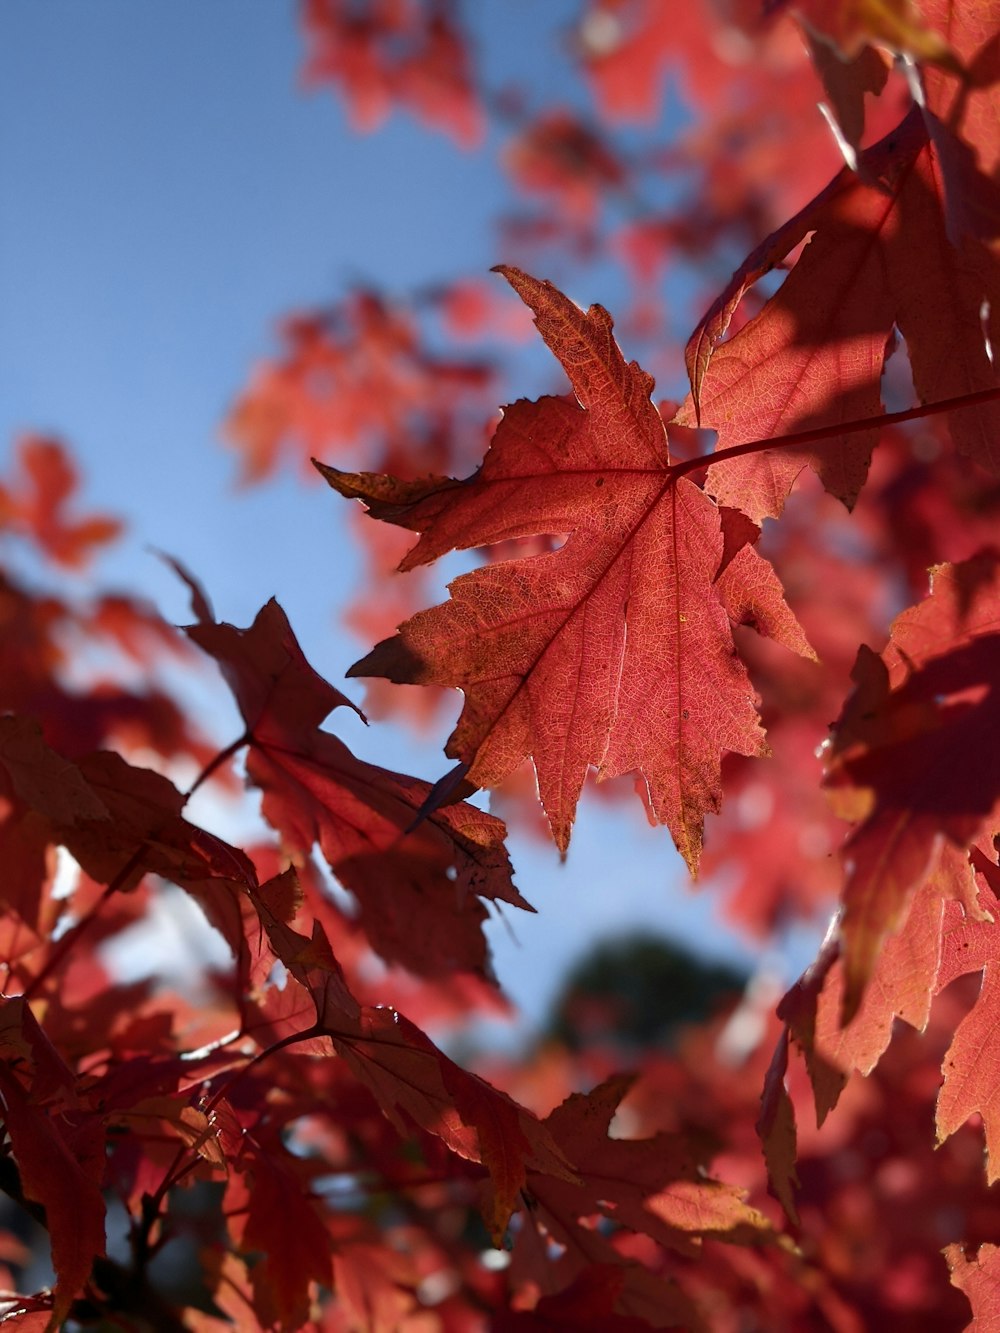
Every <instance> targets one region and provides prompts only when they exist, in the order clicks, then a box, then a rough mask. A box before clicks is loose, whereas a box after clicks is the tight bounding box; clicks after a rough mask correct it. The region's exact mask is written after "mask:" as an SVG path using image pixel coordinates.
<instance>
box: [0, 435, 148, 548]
mask: <svg viewBox="0 0 1000 1333" xmlns="http://www.w3.org/2000/svg"><path fill="white" fill-rule="evenodd" d="M17 460H18V463H19V465H20V472H21V474H22V475H21V476H20V477H18V478H16V479H15V484H14V486H13V487H10V486H0V528H3V527H7V526H10V527H13V528H15V529H22V530H24V531H26V532H27V533H28V534H29V535H30V536H31V537H32V538H34V540H35V541H36V542H37V543H38V545H39V547H40V548H41V549H42V550H43V551H44V552H45V554H46V555H48V556H49V558H50V559H52V560H54V561H55V562H56V563H57V564H60V565H65V566H67V567H68V568H70V569H80V568H82V567H83V566H84V565H86V564H87V563H88V562H89V561H90V559H91V557H92V555H93V553H94V550H95V549H96V548H97V547H100V546H104V545H106V544H107V543H108V542H111V541H114V539H115V538H116V537H118V536H119V535H120V533H121V531H122V525H121V524H120V523H119V522H118V521H117V520H116V519H113V518H105V517H104V516H103V515H95V516H93V517H90V518H82V519H73V518H70V517H68V515H67V514H66V509H67V508H68V506H69V503H70V501H71V499H72V497H73V493H74V491H75V490H76V489H77V487H78V485H79V477H78V475H77V471H76V468H75V467H74V466H73V463H72V461H71V460H70V457H69V455H68V454H67V452H66V449H65V448H64V446H63V445H62V444H61V443H60V442H59V441H58V440H50V439H45V438H44V437H42V436H35V435H28V436H24V437H23V438H22V439H21V440H19V441H18V444H17Z"/></svg>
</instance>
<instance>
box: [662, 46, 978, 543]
mask: <svg viewBox="0 0 1000 1333" xmlns="http://www.w3.org/2000/svg"><path fill="white" fill-rule="evenodd" d="M969 40H972V38H971V36H970V38H969ZM953 86H954V81H951V83H950V84H943V83H942V82H941V78H940V76H939V78H938V81H937V83H936V84H931V85H930V89H929V93H928V106H927V107H926V108H920V107H914V109H913V110H912V111H911V112H910V114H909V115H908V116H907V118H906V119H905V120H904V121H903V123H902V124H901V125H899V126H898V127H897V128H896V129H895V130H893V131H892V132H891V133H890V134H889V135H888V136H887V137H886V138H885V139H883V140H882V141H881V142H880V143H879V144H877V145H875V146H874V147H873V148H871V149H869V150H867V151H866V152H865V153H863V154H862V155H861V158H860V164H859V169H858V171H857V172H854V171H850V170H847V169H845V170H844V171H843V172H842V173H841V174H840V175H839V176H837V177H836V178H835V179H834V180H833V182H832V183H831V184H830V185H829V186H828V187H827V188H826V189H825V190H824V191H823V192H822V193H821V194H820V195H818V196H817V198H816V199H814V200H813V201H812V202H811V203H810V204H807V205H806V207H805V208H804V209H802V210H801V212H800V213H798V214H797V215H796V216H795V217H794V218H792V219H791V220H790V221H789V222H787V223H786V224H785V225H784V226H783V227H781V228H779V230H778V231H777V232H775V233H774V234H773V235H772V236H769V237H768V238H767V239H766V240H765V241H763V242H762V243H761V245H760V246H758V248H757V249H756V250H755V251H754V252H753V254H751V255H750V256H749V258H748V259H747V260H746V261H745V262H744V264H743V265H741V267H740V268H739V269H738V270H737V271H736V273H735V274H734V275H733V278H732V280H731V282H730V284H729V286H728V288H727V289H726V291H725V292H723V293H722V295H721V296H720V297H719V298H718V299H717V300H716V301H715V303H714V304H713V306H712V307H711V309H710V310H709V312H708V314H707V315H706V316H705V317H704V319H703V320H702V321H701V323H700V324H699V326H698V328H697V329H696V330H695V332H694V333H693V334H692V336H691V338H690V340H689V342H688V346H687V353H686V355H687V364H688V372H689V375H690V378H691V386H692V392H691V397H690V398H689V399H688V401H687V403H686V404H685V405H684V407H683V408H682V409H681V411H680V412H679V413H678V417H677V419H678V421H679V422H681V423H683V424H688V425H694V424H695V423H697V424H699V425H702V426H711V427H713V428H714V429H716V430H717V431H718V433H719V438H718V448H720V449H723V448H727V447H729V446H731V445H734V444H742V443H745V442H747V441H752V440H760V439H767V438H768V437H770V436H772V435H774V434H776V433H777V432H778V431H789V430H795V429H800V428H820V427H832V426H836V425H839V424H842V423H846V422H848V421H857V420H859V419H863V418H866V417H870V418H871V419H872V426H871V429H870V430H868V431H866V432H858V431H852V432H851V433H849V434H845V435H844V436H842V437H838V438H831V439H828V440H824V441H823V443H822V445H821V446H819V447H817V446H812V447H805V448H794V449H786V450H767V451H759V452H753V453H750V454H748V455H747V456H744V457H740V458H731V459H728V460H726V461H724V462H719V463H717V464H716V465H714V466H713V467H712V468H711V469H710V471H709V475H708V481H707V486H708V489H709V491H710V492H711V493H712V494H713V495H714V496H715V497H716V498H717V499H718V500H719V502H720V503H722V504H731V505H735V506H737V507H739V508H740V509H743V510H744V511H745V512H746V513H748V514H750V515H752V516H753V517H754V518H756V519H758V520H760V519H761V518H763V517H765V516H768V515H771V516H773V515H777V514H779V513H780V512H781V509H782V506H783V505H784V502H785V498H786V496H787V495H788V492H789V490H790V489H791V487H792V484H793V483H794V481H795V478H796V476H797V475H798V473H799V472H800V471H801V470H802V468H803V467H804V466H805V465H806V464H807V463H808V464H811V466H812V467H813V468H814V469H815V470H816V471H817V472H818V474H819V476H820V478H821V479H822V481H823V484H824V485H825V486H826V488H827V490H829V491H830V492H831V493H832V494H834V495H836V496H837V497H838V498H839V499H841V500H843V501H844V503H845V504H847V505H848V506H850V505H852V504H853V503H854V501H855V499H856V498H857V495H858V492H859V490H860V489H861V486H862V485H863V483H864V480H865V476H866V474H867V470H868V462H869V459H870V456H871V450H872V448H873V447H874V445H875V443H876V441H877V439H878V431H879V424H878V420H877V418H878V415H879V413H880V411H881V400H880V376H881V374H882V369H883V365H884V362H885V357H886V349H887V347H891V335H892V333H893V329H894V327H896V328H898V329H899V331H900V332H901V333H902V335H903V337H904V338H905V340H906V345H907V350H908V353H909V358H910V364H911V367H912V370H913V379H914V384H915V387H916V390H917V394H918V397H919V399H920V401H921V402H922V403H927V402H934V401H945V400H950V399H953V398H959V397H961V396H963V395H969V394H972V393H975V392H977V391H984V390H990V389H995V388H996V387H997V385H998V378H997V372H996V369H995V367H994V365H993V359H992V351H991V346H992V344H995V343H996V342H997V339H998V335H1000V327H998V325H997V319H998V313H997V312H998V311H1000V278H998V274H997V268H996V260H995V257H994V255H993V253H992V250H991V247H990V246H989V245H988V244H985V243H984V241H985V240H986V239H987V238H988V237H989V236H992V235H993V234H994V231H995V220H996V216H997V215H998V211H1000V204H998V199H997V191H996V188H995V186H994V185H993V184H992V182H991V181H990V180H989V179H988V178H987V176H986V175H985V174H984V173H985V172H987V171H989V170H990V169H991V168H992V166H993V164H994V162H995V159H996V155H997V131H996V126H995V124H994V123H993V122H991V121H990V120H989V119H987V118H986V117H984V116H983V115H981V114H979V104H978V103H977V102H976V101H975V99H974V98H973V99H972V110H971V111H970V110H969V109H968V107H967V106H966V104H965V103H964V102H958V101H956V99H955V97H954V93H953ZM953 112H954V113H955V114H958V113H960V112H961V113H964V116H965V119H966V120H967V121H968V123H969V129H970V139H969V143H968V144H967V143H966V142H964V141H963V140H960V139H959V138H958V137H957V135H956V134H955V132H954V130H953V128H952V126H951V124H950V123H949V124H948V125H947V127H946V121H948V120H949V117H950V118H951V120H954V115H953V114H952V113H953ZM984 210H985V213H986V214H988V215H989V220H987V219H986V217H985V216H984ZM806 238H808V240H807V243H806V245H805V247H804V249H803V251H802V253H801V255H800V256H799V258H798V259H797V260H796V262H795V264H794V267H793V268H792V269H791V272H790V273H789V274H788V276H787V278H786V279H785V281H784V283H783V284H782V286H781V287H780V289H779V290H778V292H777V293H776V294H775V295H774V296H773V297H772V298H771V299H770V300H769V301H768V302H767V304H766V305H765V306H764V309H763V310H762V311H761V312H760V314H759V315H757V316H756V317H755V318H753V319H751V320H750V321H749V323H747V324H746V325H745V326H744V327H743V328H741V329H740V331H739V332H738V333H736V334H735V335H734V336H733V337H731V338H730V339H729V340H728V341H723V339H724V338H725V335H726V332H727V330H728V328H729V324H730V320H731V319H732V317H733V315H734V313H735V311H736V308H737V306H738V305H739V302H740V301H741V299H742V298H743V295H744V293H745V292H746V291H747V290H748V288H749V287H751V286H752V285H753V284H754V283H755V282H757V281H758V280H759V279H760V278H761V277H762V276H763V275H764V274H765V273H768V272H770V271H771V270H773V269H774V268H775V267H776V266H778V265H780V264H783V263H784V262H785V261H786V260H787V259H788V257H789V256H790V255H791V254H792V253H793V252H794V251H795V249H796V247H798V246H799V245H800V244H801V243H802V242H803V240H806ZM930 257H933V258H932V259H931V258H930ZM915 272H920V274H921V281H920V282H919V283H916V282H914V278H913V275H914V273H915ZM931 311H933V312H934V313H933V318H930V317H929V313H928V312H931ZM998 422H1000V409H998V408H997V406H996V403H995V402H991V403H985V404H981V405H978V406H971V407H966V408H962V409H957V410H955V411H953V412H951V413H950V414H949V424H950V426H951V430H952V434H953V436H954V438H955V440H956V442H957V444H958V446H959V448H960V449H961V450H962V451H963V452H965V453H966V454H968V455H969V456H970V457H973V458H975V459H976V460H977V461H978V462H980V463H981V464H982V465H983V466H984V467H987V468H989V469H990V470H991V471H993V472H994V473H996V472H997V471H998V468H1000V464H998V459H997V453H996V446H995V439H996V433H997V428H998Z"/></svg>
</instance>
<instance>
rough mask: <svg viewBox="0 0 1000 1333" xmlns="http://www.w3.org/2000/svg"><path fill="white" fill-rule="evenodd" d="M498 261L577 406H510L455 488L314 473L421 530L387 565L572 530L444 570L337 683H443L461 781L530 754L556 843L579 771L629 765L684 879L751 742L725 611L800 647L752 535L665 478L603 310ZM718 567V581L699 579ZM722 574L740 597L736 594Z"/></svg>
mask: <svg viewBox="0 0 1000 1333" xmlns="http://www.w3.org/2000/svg"><path fill="white" fill-rule="evenodd" d="M499 271H500V272H502V273H503V274H504V276H505V277H506V278H507V279H508V281H509V282H510V283H511V285H512V286H513V287H514V289H515V291H517V293H518V294H519V295H520V296H521V298H522V300H523V301H524V302H525V303H526V304H527V305H529V306H530V307H531V309H532V310H533V311H534V312H535V319H536V323H537V325H538V328H539V331H540V332H541V334H542V337H543V338H544V339H545V341H546V342H547V343H548V345H549V347H550V348H551V349H552V351H553V352H554V353H555V354H556V356H557V357H558V358H559V360H560V361H561V362H562V364H563V366H564V367H565V369H566V371H567V374H568V375H569V377H570V379H571V381H572V383H573V387H574V390H575V392H576V397H577V400H578V401H577V402H571V401H569V400H567V399H565V398H554V397H550V398H543V399H541V400H540V401H539V402H537V403H529V402H526V401H521V402H517V403H515V404H514V405H513V406H512V407H508V408H507V409H506V410H505V413H504V417H503V420H502V421H501V423H500V426H499V427H498V429H497V433H496V435H495V436H494V439H493V444H492V446H491V448H490V451H489V453H488V454H487V456H486V460H485V462H484V463H483V466H482V467H481V468H480V470H479V471H478V472H477V473H475V474H474V475H473V476H472V477H470V478H468V480H466V481H461V482H460V481H454V480H451V479H448V478H431V479H429V480H427V481H424V482H400V481H396V480H394V479H393V478H391V477H379V476H373V475H369V474H364V473H344V472H340V471H338V470H337V469H335V468H331V467H328V466H325V465H323V464H319V463H317V467H318V468H319V470H320V471H321V473H322V474H323V476H324V477H326V479H327V481H328V482H329V483H330V485H331V486H333V487H334V489H336V490H338V491H339V492H340V493H341V494H342V495H344V496H347V497H355V498H360V499H363V500H364V501H365V503H366V504H367V506H368V509H369V511H370V512H371V513H372V514H373V515H374V516H375V517H377V518H381V519H383V520H384V521H386V522H390V523H394V524H397V525H398V526H400V527H405V528H411V529H413V530H415V531H418V532H420V533H421V537H420V540H419V542H418V543H417V545H416V546H415V547H414V549H413V550H412V551H411V552H410V554H409V555H408V556H407V557H406V559H405V560H404V561H403V562H402V564H401V566H400V568H401V569H409V568H412V567H414V566H416V565H419V564H423V563H426V562H427V561H430V560H432V559H434V558H436V557H437V556H440V555H443V554H444V553H445V552H446V551H448V550H451V549H464V548H468V547H474V546H482V545H488V544H493V543H497V542H500V541H504V540H507V539H509V538H512V537H527V536H536V535H539V534H552V535H560V534H565V533H569V536H568V537H567V539H566V541H565V544H564V545H563V546H562V547H561V548H560V549H558V550H556V551H554V552H552V553H551V554H546V555H540V556H536V557H534V558H531V559H522V560H513V561H507V562H504V563H502V564H494V565H490V566H489V567H487V568H485V569H481V570H476V571H474V572H473V573H471V574H466V575H464V576H462V577H461V578H459V579H457V580H455V582H454V583H452V584H451V585H450V591H451V594H452V600H451V601H450V602H449V603H447V604H445V605H444V606H439V607H436V608H434V609H433V610H430V611H424V612H421V613H419V614H418V615H416V616H414V617H413V618H412V619H411V620H409V621H407V622H406V623H405V624H404V625H403V626H402V627H401V628H400V632H399V635H398V636H397V637H396V638H394V639H388V640H385V641H383V642H382V643H380V644H379V645H377V647H376V648H375V649H374V650H373V651H372V652H371V653H369V654H368V656H367V657H365V658H364V659H362V661H360V662H358V663H356V664H355V665H354V666H353V667H352V668H351V671H350V673H349V674H351V675H358V676H363V675H376V676H387V677H388V678H389V679H390V680H393V681H395V682H397V683H410V684H415V683H420V684H428V683H433V684H439V685H450V686H455V687H457V688H460V689H461V690H462V691H463V692H464V694H465V707H464V709H463V712H462V715H461V718H460V719H459V723H458V726H457V728H456V730H455V732H454V733H453V735H452V737H451V739H450V741H449V743H448V747H447V753H448V754H449V755H450V756H452V757H453V758H456V759H459V760H460V761H461V762H462V764H463V765H465V766H466V767H467V771H468V778H469V780H470V781H471V782H474V783H475V784H476V785H477V786H495V785H497V784H498V783H500V782H502V781H503V780H504V778H506V777H507V776H508V775H509V774H510V773H512V772H513V771H514V769H515V768H516V767H517V765H518V764H519V763H520V762H521V760H522V759H523V758H524V757H525V756H526V755H528V754H530V755H531V756H532V758H533V759H534V763H535V769H536V773H537V775H538V788H539V795H540V797H541V800H542V804H543V805H544V807H545V810H546V813H547V815H548V818H549V823H550V825H551V828H552V833H553V836H554V838H555V840H556V843H557V845H558V846H559V848H560V849H561V850H563V851H565V849H566V846H567V844H568V842H569V836H570V829H571V826H572V823H573V818H574V813H575V809H576V803H577V799H578V797H579V794H580V790H581V788H582V785H583V781H584V778H585V776H586V773H587V770H588V768H589V766H590V765H591V764H596V765H599V773H598V776H599V778H609V777H614V776H617V775H619V774H622V773H627V772H636V773H638V774H639V775H640V780H641V782H642V784H643V787H644V795H645V799H646V801H647V805H648V809H649V812H650V818H651V819H653V820H655V821H656V822H661V823H666V824H667V825H668V826H669V828H670V831H671V833H672V835H673V838H674V841H675V843H676V844H677V846H678V848H679V849H680V851H681V853H682V855H683V856H684V858H685V860H686V861H687V863H688V865H689V867H690V868H691V869H692V871H694V870H695V869H696V868H697V865H698V859H699V855H700V851H701V841H702V823H703V818H704V814H705V812H706V811H707V810H716V809H718V806H719V802H720V799H721V782H720V771H719V768H720V760H721V756H722V754H723V753H725V752H726V751H727V750H731V751H735V752H737V753H739V754H746V755H752V754H764V753H766V745H765V742H764V737H763V732H762V730H761V727H760V723H759V719H758V717H757V714H756V710H755V707H754V692H753V688H752V686H751V684H750V681H749V678H748V676H747V673H746V669H745V668H744V666H743V664H742V662H741V661H740V659H739V657H738V656H737V655H736V653H735V649H734V645H733V638H732V631H731V625H730V619H731V618H734V619H737V620H743V619H753V620H754V621H755V622H756V623H757V625H758V628H760V629H761V630H762V632H765V633H773V634H775V635H776V637H778V638H779V639H783V640H784V641H785V642H787V643H788V644H789V646H791V647H793V648H795V649H797V650H798V651H800V652H801V651H806V652H809V651H811V650H809V649H808V645H807V644H806V643H805V639H804V636H802V634H801V631H800V630H799V629H798V627H797V625H796V623H795V621H794V617H792V616H791V614H790V612H789V611H788V608H787V607H785V605H784V603H783V600H782V598H781V592H780V586H779V585H778V583H777V580H776V579H775V578H774V575H773V571H771V570H770V567H769V566H768V565H767V562H766V561H764V560H762V558H761V557H759V556H757V554H756V552H754V551H752V550H749V547H748V541H749V538H750V534H749V533H748V532H747V531H746V530H743V531H742V532H739V533H737V531H736V529H737V526H738V525H736V524H734V523H732V522H730V523H728V524H727V525H726V530H725V535H724V531H723V527H724V525H723V520H722V517H721V516H720V514H719V511H718V509H717V508H716V507H715V506H714V505H713V504H712V502H711V501H710V500H709V499H708V498H707V497H706V496H705V495H704V494H703V492H701V491H700V490H699V489H698V488H697V487H696V486H695V485H693V484H692V483H691V482H689V481H688V480H687V479H686V478H685V477H683V476H680V475H677V474H676V473H675V472H674V471H672V469H671V460H670V457H669V453H668V449H667V439H666V434H665V431H664V427H663V422H662V419H661V418H660V416H659V414H658V413H657V411H656V408H655V407H654V406H653V404H652V402H651V401H650V398H649V394H650V390H651V388H652V380H651V379H650V377H649V376H648V375H647V374H646V373H645V372H644V371H642V370H641V369H640V368H639V366H638V365H636V364H635V362H632V363H631V364H626V362H625V360H624V358H623V357H622V354H621V352H620V351H619V349H618V347H617V345H616V343H615V341H614V339H613V337H612V323H611V319H610V316H609V315H608V314H607V312H606V311H605V310H603V309H602V308H601V307H600V306H592V307H591V309H590V310H589V312H587V313H584V312H583V311H582V310H580V309H579V308H578V307H577V306H575V305H574V304H573V303H572V302H571V301H569V300H568V299H567V298H566V297H565V296H563V295H562V293H560V292H558V291H557V290H556V289H555V288H554V287H553V286H552V285H551V284H550V283H544V282H539V281H537V280H536V279H534V278H530V277H528V276H527V275H526V274H524V273H522V272H520V271H519V270H517V269H500V270H499ZM754 531H756V530H754ZM726 538H729V551H728V552H727V551H726ZM727 557H728V558H727ZM736 560H738V561H740V564H739V565H738V566H737V571H738V572H737V571H734V575H735V577H734V578H733V580H732V582H731V581H730V580H729V579H726V578H723V580H722V582H721V584H718V583H717V580H718V579H719V576H720V574H723V575H724V574H725V570H726V567H727V565H728V564H729V562H730V561H736ZM741 574H742V575H745V576H747V577H748V578H750V579H751V580H752V583H753V587H752V590H749V589H740V588H739V586H738V585H739V581H740V575H741Z"/></svg>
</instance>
